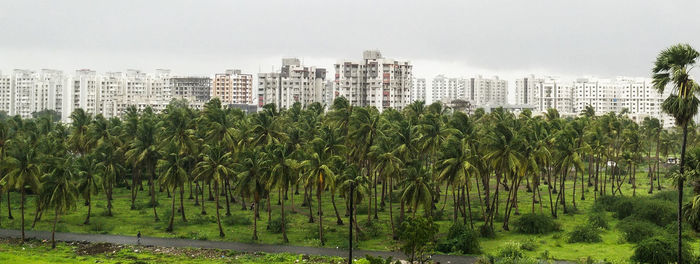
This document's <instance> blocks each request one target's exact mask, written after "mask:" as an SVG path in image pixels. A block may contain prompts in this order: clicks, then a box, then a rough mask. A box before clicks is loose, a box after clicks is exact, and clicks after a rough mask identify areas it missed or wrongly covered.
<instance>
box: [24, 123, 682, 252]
mask: <svg viewBox="0 0 700 264" xmlns="http://www.w3.org/2000/svg"><path fill="white" fill-rule="evenodd" d="M687 140H688V123H687V122H686V123H684V124H683V145H681V164H680V175H683V172H684V171H685V168H684V166H685V147H686V143H687ZM683 184H684V179H683V177H679V178H678V263H683V257H682V256H683V227H682V225H683V213H682V212H683ZM22 227H23V228H24V226H22ZM22 234H24V230H23V231H22Z"/></svg>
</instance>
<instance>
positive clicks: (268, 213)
mask: <svg viewBox="0 0 700 264" xmlns="http://www.w3.org/2000/svg"><path fill="white" fill-rule="evenodd" d="M270 196H272V195H270V192H268V193H267V206H266V207H267V227H266V228H265V229H267V230H270V222H272V221H271V220H272V204H271V203H270Z"/></svg>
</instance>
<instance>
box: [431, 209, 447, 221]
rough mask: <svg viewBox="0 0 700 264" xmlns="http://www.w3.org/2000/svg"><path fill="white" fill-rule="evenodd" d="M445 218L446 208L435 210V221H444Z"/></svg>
mask: <svg viewBox="0 0 700 264" xmlns="http://www.w3.org/2000/svg"><path fill="white" fill-rule="evenodd" d="M444 218H445V210H433V221H442V220H444Z"/></svg>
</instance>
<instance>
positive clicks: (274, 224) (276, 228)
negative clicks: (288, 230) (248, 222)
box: [270, 217, 289, 234]
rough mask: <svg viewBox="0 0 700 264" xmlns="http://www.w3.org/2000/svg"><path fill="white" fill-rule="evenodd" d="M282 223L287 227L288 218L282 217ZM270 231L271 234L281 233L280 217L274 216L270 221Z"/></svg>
mask: <svg viewBox="0 0 700 264" xmlns="http://www.w3.org/2000/svg"><path fill="white" fill-rule="evenodd" d="M284 223H285V224H287V225H286V226H287V227H289V218H285V219H284ZM270 232H272V233H273V234H281V233H282V218H281V217H278V218H274V219H272V221H270Z"/></svg>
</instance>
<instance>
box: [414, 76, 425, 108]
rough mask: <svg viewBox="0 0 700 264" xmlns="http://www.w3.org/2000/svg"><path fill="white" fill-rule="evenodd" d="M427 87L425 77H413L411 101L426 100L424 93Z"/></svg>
mask: <svg viewBox="0 0 700 264" xmlns="http://www.w3.org/2000/svg"><path fill="white" fill-rule="evenodd" d="M426 91H427V87H426V82H425V78H415V79H414V81H413V88H412V89H411V102H416V101H423V102H425V101H426V99H427V98H426V97H425V94H426Z"/></svg>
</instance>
